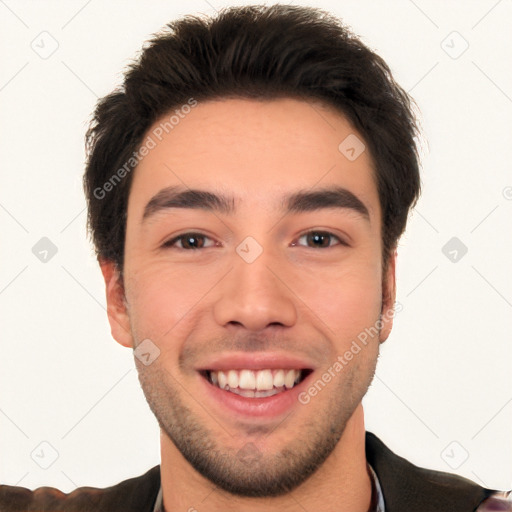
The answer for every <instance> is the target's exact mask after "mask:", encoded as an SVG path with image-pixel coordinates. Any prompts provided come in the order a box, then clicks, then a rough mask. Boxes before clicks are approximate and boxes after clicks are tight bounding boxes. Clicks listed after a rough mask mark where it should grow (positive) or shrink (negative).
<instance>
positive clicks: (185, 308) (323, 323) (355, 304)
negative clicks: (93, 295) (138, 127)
mask: <svg viewBox="0 0 512 512" xmlns="http://www.w3.org/2000/svg"><path fill="white" fill-rule="evenodd" d="M158 126H159V123H156V124H155V126H154V127H152V129H151V130H149V131H148V135H151V134H152V133H158V134H159V138H161V140H157V144H156V146H155V147H154V148H153V149H151V151H149V153H148V154H147V156H146V157H145V158H144V159H143V160H142V161H141V163H140V164H139V166H138V167H137V169H136V171H135V174H134V177H133V183H132V187H131V192H130V197H129V204H128V210H127V230H126V245H125V263H124V277H123V282H121V280H120V278H119V275H118V274H117V272H116V271H115V267H114V266H113V265H112V264H111V263H108V262H104V263H103V265H102V269H103V273H104V275H105V279H106V281H107V299H108V312H109V318H110V321H111V325H112V332H113V335H114V337H115V338H116V339H117V341H119V342H120V343H121V344H123V345H125V346H130V347H137V346H138V345H139V344H141V343H144V345H141V347H142V348H141V349H139V350H140V351H141V352H143V353H144V354H145V356H144V357H145V359H144V358H141V359H142V360H140V359H139V358H138V357H135V363H136V365H137V368H138V372H139V379H140V382H141V385H142V388H143V391H144V393H145V396H146V399H147V401H148V403H149V405H150V407H151V409H152V411H153V412H154V414H155V416H156V418H157V419H158V422H159V424H160V427H161V429H162V432H163V434H164V435H165V436H167V437H168V438H169V439H170V440H171V441H172V443H173V445H174V446H175V447H176V449H177V450H179V452H181V454H182V455H183V457H184V458H185V459H186V460H187V461H188V462H189V463H190V464H191V465H192V466H193V467H194V468H195V469H196V470H197V471H198V472H199V473H200V474H201V475H203V476H204V477H206V478H207V479H209V480H210V481H212V482H213V483H214V484H215V485H217V486H218V487H220V488H222V489H224V490H226V491H229V492H231V493H233V494H237V495H240V496H277V495H280V494H283V493H285V492H288V491H290V490H292V489H294V488H295V487H297V486H298V485H299V484H301V483H302V482H304V481H305V480H306V479H307V478H308V477H309V476H310V475H311V474H312V473H313V472H315V471H316V470H317V469H318V468H319V467H321V465H322V464H323V463H324V462H325V461H326V460H327V459H328V458H329V457H330V456H332V454H333V451H334V450H335V448H336V446H337V444H338V441H339V440H340V437H341V436H342V434H343V432H344V429H345V426H346V424H347V422H348V421H349V419H350V418H351V416H352V415H353V413H354V411H355V410H356V408H357V407H358V406H360V402H361V399H362V397H363V395H364V394H365V393H366V391H367V389H368V386H369V384H370V382H371V380H372V377H373V373H374V370H375V365H376V360H377V356H378V351H379V342H382V341H384V340H385V339H386V338H387V336H388V334H389V330H390V329H391V319H390V318H391V315H390V314H389V313H390V310H391V307H392V303H393V301H394V259H393V261H391V262H390V265H389V267H388V268H389V270H388V271H387V274H386V275H385V276H383V275H382V260H381V249H382V246H381V236H380V234H381V211H380V206H379V199H378V195H377V189H376V183H375V177H374V171H373V164H372V160H371V157H370V155H369V154H368V151H363V152H362V153H361V154H360V155H359V156H358V157H357V158H355V159H354V153H355V152H354V151H350V148H348V149H347V148H345V146H343V145H342V150H340V149H339V146H340V143H342V142H343V141H344V140H345V139H346V138H347V137H349V136H351V137H352V138H351V139H348V140H349V141H351V140H352V141H353V140H356V139H353V137H354V136H356V137H358V138H359V142H358V144H360V143H361V142H362V137H361V136H360V135H359V134H358V133H357V132H356V131H355V130H354V128H352V126H351V125H350V124H349V122H348V121H347V120H346V119H345V118H344V117H343V116H342V115H340V114H339V113H337V112H334V111H333V110H331V109H328V108H326V107H322V106H321V105H320V104H317V103H311V104H310V103H306V102H302V101H298V100H292V99H279V100H274V101H265V102H258V101H252V100H234V99H230V100H224V101H210V102H205V103H199V104H198V105H197V106H196V107H195V108H194V109H192V110H191V112H190V113H189V114H187V115H186V116H184V118H182V119H180V121H179V123H178V124H176V125H174V128H173V129H172V130H168V133H165V131H164V133H163V135H162V134H161V131H162V130H160V131H156V132H155V131H154V130H155V129H156V128H158ZM153 138H154V139H155V137H153ZM361 147H362V146H357V147H356V151H357V152H359V149H360V148H361ZM343 148H344V149H343ZM349 157H350V158H349ZM376 327H377V329H376ZM362 333H366V338H365V336H364V334H362ZM363 339H365V342H364V343H363V342H362V340H363ZM356 346H357V347H359V350H357V349H356V348H355V347H356ZM349 353H351V354H352V357H350V355H349ZM156 356H157V357H156ZM155 357H156V358H155ZM336 363H337V364H336ZM219 386H222V388H223V389H221V387H219ZM315 390H316V392H315Z"/></svg>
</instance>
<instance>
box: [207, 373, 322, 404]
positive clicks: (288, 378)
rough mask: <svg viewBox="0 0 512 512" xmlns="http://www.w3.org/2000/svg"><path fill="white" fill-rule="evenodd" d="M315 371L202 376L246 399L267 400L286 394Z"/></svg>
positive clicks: (214, 384) (211, 382)
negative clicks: (270, 397) (267, 398)
mask: <svg viewBox="0 0 512 512" xmlns="http://www.w3.org/2000/svg"><path fill="white" fill-rule="evenodd" d="M312 371H313V370H311V369H309V368H303V369H269V368H267V369H261V370H247V369H240V370H224V371H222V370H203V371H201V372H200V374H201V375H202V376H203V377H204V378H205V379H206V380H207V381H208V382H209V383H210V384H211V385H212V386H215V387H217V388H219V389H222V390H224V391H228V392H231V393H234V394H236V395H240V396H243V397H246V398H265V397H269V396H274V395H277V394H279V393H283V392H286V391H288V390H290V389H292V388H293V387H295V386H296V385H297V384H300V383H301V382H302V381H303V380H304V379H305V378H306V377H307V376H308V375H309V374H310V373H312Z"/></svg>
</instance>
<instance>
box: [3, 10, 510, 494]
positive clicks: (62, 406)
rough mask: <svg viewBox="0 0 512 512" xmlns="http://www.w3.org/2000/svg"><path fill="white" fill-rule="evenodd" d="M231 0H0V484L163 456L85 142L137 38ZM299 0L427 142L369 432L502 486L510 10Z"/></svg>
mask: <svg viewBox="0 0 512 512" xmlns="http://www.w3.org/2000/svg"><path fill="white" fill-rule="evenodd" d="M234 3H235V2H226V3H224V2H220V1H214V0H211V1H209V2H206V1H205V0H196V1H188V2H186V3H185V2H179V3H178V2H171V1H152V2H148V1H146V2H140V1H134V0H131V1H122V2H121V1H99V0H90V1H86V0H80V1H75V0H73V1H67V2H64V1H62V2H51V1H36V0H33V1H17V2H15V1H14V0H5V1H4V0H2V1H0V38H1V41H0V42H1V47H0V52H1V53H0V102H1V103H0V108H1V118H0V119H1V123H0V172H1V181H0V227H1V240H2V243H1V246H0V247H1V248H0V311H1V322H2V323H1V359H0V390H1V394H0V432H1V435H0V482H1V483H4V484H10V485H22V486H25V487H28V488H35V487H37V486H41V485H51V486H55V487H58V488H60V489H62V490H63V491H65V492H70V491H71V490H73V489H74V488H75V487H77V486H83V485H91V486H107V485H113V484H115V483H117V482H119V481H120V480H123V479H125V478H129V477H133V476H137V475H139V474H141V473H143V472H145V471H146V470H147V469H149V468H150V467H152V466H154V465H156V464H158V463H159V462H160V458H159V430H158V427H157V423H156V420H155V419H154V417H153V415H152V413H151V412H150V410H149V408H148V406H147V405H146V402H145V399H144V396H143V394H142V391H141V389H140V386H139V382H138V379H137V375H136V371H135V367H134V362H133V355H132V353H131V351H130V350H128V349H125V348H122V347H121V346H119V345H118V344H117V343H116V342H115V341H114V340H113V339H112V337H111V335H110V329H109V326H108V323H107V316H106V313H105V310H104V306H105V300H104V288H103V283H102V278H101V274H100V271H99V268H98V267H97V264H96V262H95V259H94V255H93V251H92V247H91V245H90V244H89V242H88V241H87V239H86V232H85V219H86V215H85V210H84V208H85V202H84V197H83V192H82V188H81V177H82V172H83V168H84V141H83V139H84V133H85V130H86V126H87V121H88V119H89V116H90V114H91V113H92V111H93V109H94V105H95V102H96V100H97V98H98V97H101V96H103V95H105V94H107V93H109V92H111V91H112V89H113V88H114V87H115V86H116V85H118V84H119V83H120V81H121V77H122V71H123V69H124V68H125V66H126V65H127V64H128V63H129V62H130V60H131V58H132V57H134V56H135V55H136V52H137V51H138V50H140V48H141V45H142V43H143V41H145V40H147V39H148V37H150V36H151V34H153V33H155V32H157V31H158V30H159V29H160V28H161V27H162V26H163V25H164V24H165V23H167V22H168V21H170V20H172V19H174V18H176V17H178V16H181V15H183V14H186V13H198V12H203V13H207V14H213V13H214V12H215V9H219V8H220V7H222V6H224V5H233V4H234ZM236 3H238V2H236ZM242 3H244V2H240V4H242ZM293 3H295V4H301V5H317V6H320V7H323V8H324V9H327V10H330V11H331V12H333V13H335V14H337V15H339V16H340V17H342V18H343V19H344V20H345V22H346V23H348V24H349V25H350V26H351V27H352V28H353V29H354V31H355V32H356V33H357V34H359V35H361V36H362V38H363V41H364V42H365V43H366V44H368V45H369V46H371V47H372V48H373V49H375V50H376V51H377V52H378V53H379V54H380V55H382V56H383V57H384V59H385V60H386V61H387V62H388V63H389V65H390V66H391V68H392V70H393V72H394V74H395V77H396V79H397V80H398V82H399V83H400V84H401V85H402V86H403V87H404V88H405V89H407V90H409V91H411V94H412V95H413V97H414V98H415V99H416V101H417V103H418V105H419V108H420V110H421V112H422V116H423V127H424V131H425V136H426V139H427V140H428V146H426V147H425V156H424V160H423V177H422V180H423V196H422V198H421V200H420V202H419V204H418V207H417V210H416V212H415V213H414V214H413V215H412V217H411V218H410V222H409V226H408V229H407V233H406V235H405V236H404V237H403V238H402V240H401V243H400V247H399V259H398V276H397V279H398V297H397V300H398V301H399V302H400V303H401V304H402V305H403V308H404V309H403V311H402V312H401V313H399V314H398V315H397V318H396V320H395V327H394V331H393V333H392V335H391V337H390V338H389V340H388V341H387V342H386V343H385V344H384V346H383V348H382V353H381V358H380V361H379V365H378V368H377V376H376V378H375V381H374V383H373V385H372V387H371V389H370V391H369V393H368V395H367V397H366V398H365V400H364V404H365V413H366V423H367V429H368V430H370V431H373V432H374V433H375V434H377V435H378V436H379V437H381V439H382V440H383V441H385V442H386V443H387V444H388V445H389V446H390V447H391V448H392V449H393V450H395V451H396V452H398V453H399V454H401V455H403V456H405V457H406V458H408V459H409V460H411V461H412V462H414V463H416V464H418V465H421V466H425V467H429V468H435V469H439V470H444V471H453V472H456V473H458V474H460V475H463V476H466V477H469V478H471V479H472V480H475V481H476V482H478V483H480V484H481V485H484V486H488V487H492V488H509V489H510V488H512V435H511V432H512V376H511V374H512V372H511V361H512V357H511V356H512V343H511V341H512V340H511V335H510V333H511V330H512V329H511V328H512V270H511V262H512V236H511V233H512V200H510V199H511V196H512V189H511V188H510V187H512V172H511V165H512V164H511V162H512V144H511V143H510V137H511V134H512V70H511V65H510V63H511V62H512V44H511V43H512V35H511V34H512V32H511V31H510V27H511V26H512V3H511V2H510V1H508V0H504V1H496V0H480V1H467V0H465V1H454V0H452V1H449V2H446V1H441V0H438V1H434V0H429V1H427V0H415V2H412V1H410V0H395V1H386V2H376V1H361V0H357V1H346V0H345V1H337V2H334V1H332V2H329V1H323V2H302V1H296V2H293ZM43 31H47V32H48V33H49V34H51V37H52V38H54V39H55V40H56V41H57V42H58V45H59V46H58V49H57V50H56V52H55V53H54V54H53V55H51V56H50V57H48V58H47V59H42V58H41V57H40V56H39V55H38V54H37V53H36V52H35V51H34V50H33V49H32V48H31V43H32V41H35V43H34V44H40V45H41V43H40V39H38V37H43V36H39V35H40V33H41V32H43ZM453 31H457V32H458V33H459V34H460V36H462V38H464V39H462V38H461V37H459V36H457V35H454V34H452V32H453ZM44 37H46V38H47V39H46V43H45V44H46V46H45V47H46V48H49V47H51V40H50V39H48V37H49V36H47V35H45V36H44ZM464 40H465V41H467V43H468V44H469V47H468V49H467V50H466V51H465V52H464V53H463V54H462V55H460V56H459V57H458V58H456V59H454V58H452V57H451V56H450V55H449V54H448V53H447V51H448V52H451V53H452V56H453V55H455V54H456V53H458V52H459V51H460V50H461V49H463V47H464V45H465V43H464ZM38 41H39V43H38ZM443 41H445V42H444V43H442V42H443ZM445 50H446V51H445ZM507 187H508V188H507ZM42 237H48V238H49V239H50V240H51V241H52V242H53V243H54V244H55V245H56V247H57V249H58V252H57V253H56V255H55V256H54V257H53V258H51V259H50V260H49V261H48V262H47V263H43V262H41V261H40V260H39V259H38V258H36V257H35V255H34V254H33V253H32V247H33V246H34V245H35V244H36V243H37V242H38V240H40V239H41V238H42ZM452 237H457V238H458V239H460V240H461V241H462V242H463V243H464V244H465V246H467V248H468V252H467V254H465V255H464V256H463V258H461V259H460V260H459V261H457V262H455V263H454V262H452V261H450V260H449V259H448V258H447V257H446V256H445V255H444V254H443V252H442V247H443V246H444V245H445V244H446V243H447V242H448V240H450V239H451V238H452ZM43 441H44V442H47V443H50V445H51V446H52V447H54V449H55V450H56V451H57V452H58V454H59V456H58V458H57V460H56V461H55V462H54V463H53V464H52V465H51V466H50V467H49V468H48V469H42V468H41V467H40V466H39V465H38V464H37V463H36V462H35V460H34V459H33V458H31V453H32V452H33V450H35V449H36V452H35V453H36V454H37V453H39V454H41V450H42V451H43V452H44V453H45V455H44V457H47V458H48V457H51V449H50V448H49V447H48V446H47V445H42V447H41V446H40V443H41V442H43ZM454 441H455V443H453V442H454ZM466 456H467V459H466V460H464V459H465V457H466ZM44 457H43V458H44ZM34 458H36V457H35V456H34ZM48 460H49V459H48ZM450 465H451V466H452V467H455V466H457V467H455V469H453V470H452V468H451V467H450Z"/></svg>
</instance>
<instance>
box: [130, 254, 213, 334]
mask: <svg viewBox="0 0 512 512" xmlns="http://www.w3.org/2000/svg"><path fill="white" fill-rule="evenodd" d="M217 281H218V277H217V276H216V275H212V272H207V271H205V272H202V271H201V270H200V269H197V268H196V269H194V271H190V270H185V269H183V268H180V269H178V268H175V269H172V268H170V267H169V265H168V264H160V263H157V262H156V263H155V262H153V263H152V264H151V265H148V266H145V267H144V266H142V267H140V268H139V270H138V271H137V272H136V273H132V277H131V279H130V280H129V282H128V284H127V288H126V293H127V299H128V303H129V305H130V319H131V323H132V329H133V330H134V332H135V333H136V336H137V338H140V337H143V338H150V339H154V340H155V341H157V340H159V339H161V338H163V337H164V336H165V335H169V333H170V331H173V332H174V333H177V332H178V330H179V329H182V328H183V326H184V325H186V324H187V321H189V320H190V319H191V318H192V317H193V312H194V310H195V309H197V306H198V304H200V303H201V299H203V298H204V297H205V295H206V294H207V293H208V291H209V290H210V289H212V287H213V286H214V285H215V283H216V282H217Z"/></svg>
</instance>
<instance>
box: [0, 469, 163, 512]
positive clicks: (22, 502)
mask: <svg viewBox="0 0 512 512" xmlns="http://www.w3.org/2000/svg"><path fill="white" fill-rule="evenodd" d="M159 488H160V466H155V467H153V468H151V469H150V470H148V471H147V472H146V473H144V474H143V475H140V476H138V477H134V478H130V479H128V480H123V481H122V482H119V483H118V484H116V485H113V486H110V487H105V488H98V487H79V488H78V489H75V490H74V491H73V492H71V493H69V494H66V493H63V492H61V491H59V490H58V489H55V488H54V487H39V488H37V489H34V490H33V491H31V490H29V489H26V488H24V487H17V486H11V485H0V510H1V511H2V512H30V511H34V512H35V511H38V512H40V511H42V510H47V511H49V512H50V511H51V512H86V511H87V512H90V511H92V510H94V511H95V512H96V511H97V512H102V511H104V512H107V511H108V512H114V511H116V510H119V511H121V510H122V511H123V512H131V511H133V512H135V511H137V512H146V511H147V512H152V508H153V505H154V502H155V500H156V496H157V494H158V489H159Z"/></svg>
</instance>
